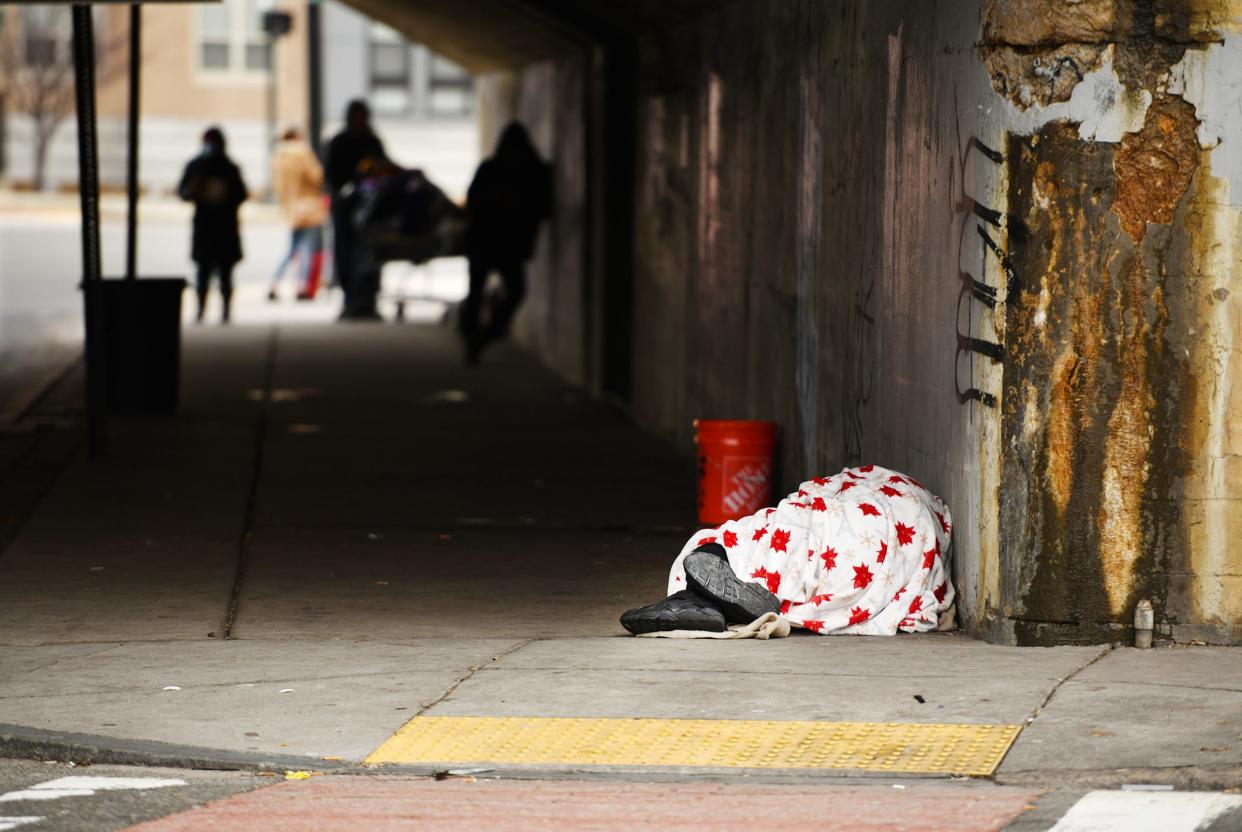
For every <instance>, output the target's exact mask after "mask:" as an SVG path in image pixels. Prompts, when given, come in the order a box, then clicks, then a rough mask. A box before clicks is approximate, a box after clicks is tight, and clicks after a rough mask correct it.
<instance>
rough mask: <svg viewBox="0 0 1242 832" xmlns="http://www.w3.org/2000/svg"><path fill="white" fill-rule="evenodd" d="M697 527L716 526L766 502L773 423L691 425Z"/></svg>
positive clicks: (773, 444) (769, 488)
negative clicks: (696, 460)
mask: <svg viewBox="0 0 1242 832" xmlns="http://www.w3.org/2000/svg"><path fill="white" fill-rule="evenodd" d="M694 427H695V429H696V431H697V432H696V433H695V437H694V442H695V444H696V445H698V446H699V522H701V523H706V524H708V525H712V526H716V525H719V524H720V523H723V522H724V521H726V520H736V519H737V518H739V517H745V516H746V515H748V514H754V513H755V512H756V511H758V510H759V509H761V508H763V507H764V506H766V505H770V504H771V502H772V457H773V453H774V451H775V450H776V423H775V422H756V421H743V420H731V419H697V420H695V422H694Z"/></svg>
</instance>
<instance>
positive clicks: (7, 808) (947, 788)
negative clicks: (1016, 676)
mask: <svg viewBox="0 0 1242 832" xmlns="http://www.w3.org/2000/svg"><path fill="white" fill-rule="evenodd" d="M290 775H292V776H290ZM774 820H775V821H776V822H777V823H779V825H780V827H781V828H824V829H851V830H862V832H878V831H879V830H915V829H918V830H923V829H945V830H949V829H951V830H955V832H971V831H972V830H977V832H994V831H995V832H1000V830H1004V832H1046V830H1052V831H1053V832H1236V830H1239V829H1242V797H1239V796H1238V795H1236V794H1222V793H1219V792H1176V791H1094V792H1083V791H1081V790H1039V789H1034V788H1017V787H1007V786H997V785H994V784H992V783H989V782H986V781H980V780H969V781H966V780H963V781H954V782H946V781H935V780H902V781H892V780H886V779H871V780H857V779H853V780H847V779H842V780H841V781H840V782H838V783H829V784H822V783H821V784H808V783H781V782H753V781H749V782H740V781H737V780H736V779H735V780H733V781H731V782H728V781H721V780H708V779H704V778H696V779H680V780H678V779H671V780H664V781H652V780H650V779H646V780H644V779H643V778H641V777H635V776H633V775H629V776H626V775H621V776H612V777H608V778H595V779H561V780H555V779H549V780H538V779H536V780H512V779H500V778H497V777H495V776H494V775H491V774H489V773H488V772H486V771H479V772H474V773H466V772H462V773H453V774H450V775H446V776H444V779H436V778H429V777H412V776H393V775H385V774H345V775H323V774H319V773H315V772H290V773H281V772H265V773H254V772H229V771H196V770H190V769H169V768H139V767H127V766H85V767H74V766H71V765H67V764H64V763H55V762H42V761H37V760H35V761H30V760H4V759H0V830H10V829H22V830H25V831H26V832H79V831H80V832H105V830H119V829H133V830H135V832H206V830H210V831H211V832H250V830H254V829H266V830H279V831H282V832H284V831H292V830H297V831H298V832H301V830H306V831H307V832H311V831H312V830H322V829H361V828H366V829H369V830H411V829H417V830H420V832H422V831H423V830H458V829H491V830H500V831H503V830H526V829H549V828H553V827H561V828H566V829H574V830H579V829H591V830H601V832H602V830H611V829H618V830H622V829H623V830H631V829H661V830H687V832H691V830H693V832H699V830H702V829H720V830H730V829H739V830H740V829H745V830H753V829H755V828H760V827H762V826H765V825H769V824H772V823H773V821H774Z"/></svg>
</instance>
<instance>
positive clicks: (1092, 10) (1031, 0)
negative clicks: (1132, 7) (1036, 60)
mask: <svg viewBox="0 0 1242 832" xmlns="http://www.w3.org/2000/svg"><path fill="white" fill-rule="evenodd" d="M1119 11H1120V12H1121V13H1119ZM981 15H982V21H983V41H984V43H987V44H997V43H1004V44H1010V45H1013V46H1044V45H1048V44H1053V45H1059V44H1063V43H1105V42H1107V41H1109V40H1112V39H1113V37H1114V35H1115V34H1116V33H1117V31H1118V29H1119V27H1120V26H1121V24H1122V21H1123V20H1124V4H1121V3H1119V2H1118V0H983V4H982V9H981Z"/></svg>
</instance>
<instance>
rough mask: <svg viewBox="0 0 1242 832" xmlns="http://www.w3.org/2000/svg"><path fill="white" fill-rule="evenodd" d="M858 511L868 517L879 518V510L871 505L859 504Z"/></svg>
mask: <svg viewBox="0 0 1242 832" xmlns="http://www.w3.org/2000/svg"><path fill="white" fill-rule="evenodd" d="M858 510H859V511H861V512H862V513H863V514H864V515H866V516H868V517H879V516H880V510H879V509H878V508H876V507H875V506H873V505H871V503H859V504H858Z"/></svg>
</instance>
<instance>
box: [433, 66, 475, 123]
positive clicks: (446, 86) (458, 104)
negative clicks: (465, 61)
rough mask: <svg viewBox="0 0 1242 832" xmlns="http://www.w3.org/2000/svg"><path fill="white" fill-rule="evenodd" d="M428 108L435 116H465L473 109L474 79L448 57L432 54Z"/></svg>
mask: <svg viewBox="0 0 1242 832" xmlns="http://www.w3.org/2000/svg"><path fill="white" fill-rule="evenodd" d="M427 86H428V90H427V92H428V109H429V110H430V112H431V114H432V115H437V116H465V115H469V114H470V113H471V112H472V111H473V110H474V80H473V79H472V78H471V77H470V73H468V72H466V70H464V69H462V68H461V67H460V66H458V65H457V64H455V63H453V62H452V61H450V60H449V59H448V58H442V57H440V56H439V55H433V56H432V58H431V77H430V78H429V79H428V85H427Z"/></svg>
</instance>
